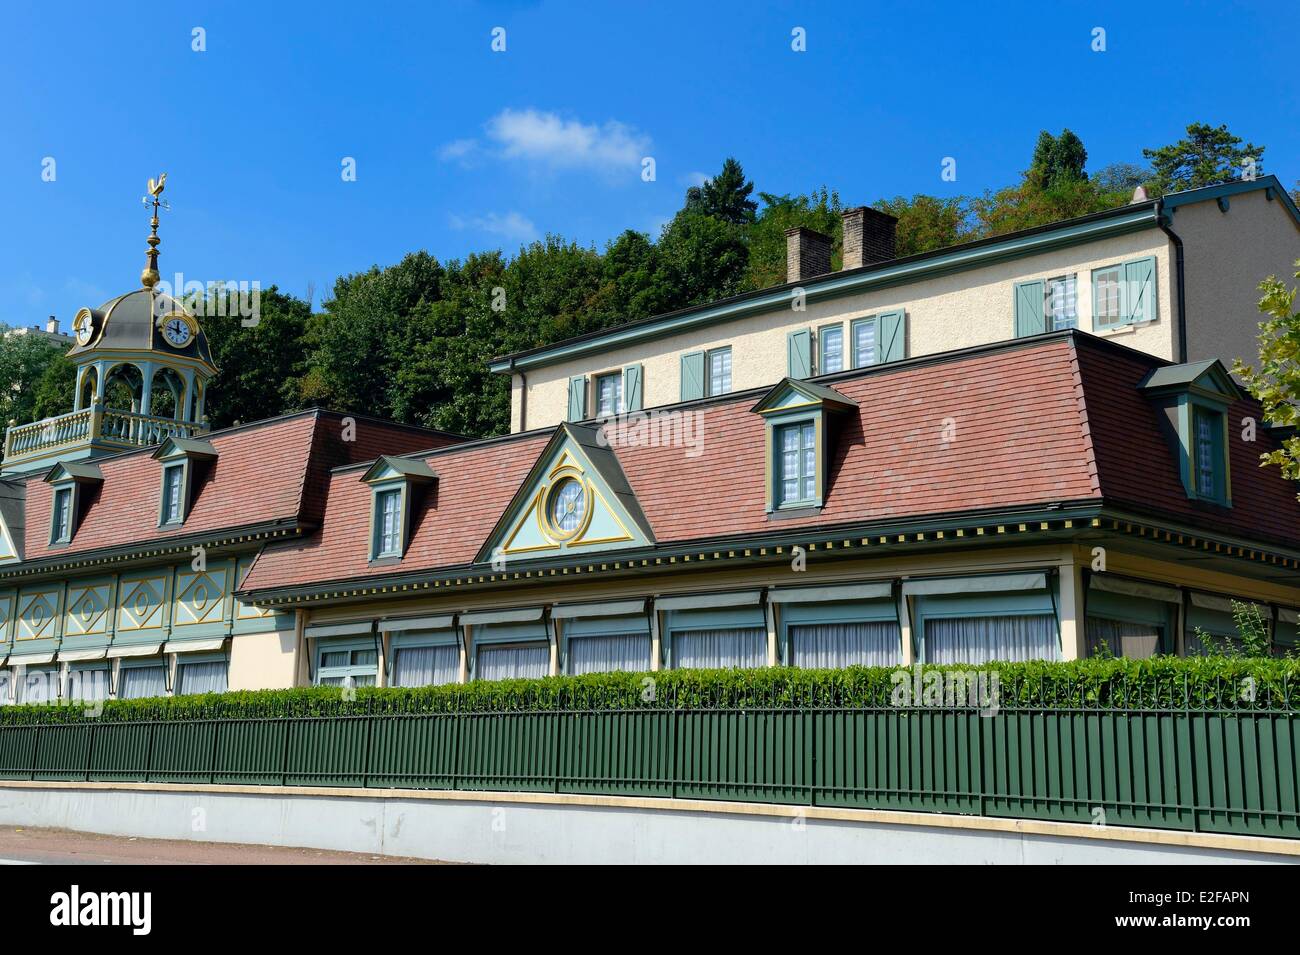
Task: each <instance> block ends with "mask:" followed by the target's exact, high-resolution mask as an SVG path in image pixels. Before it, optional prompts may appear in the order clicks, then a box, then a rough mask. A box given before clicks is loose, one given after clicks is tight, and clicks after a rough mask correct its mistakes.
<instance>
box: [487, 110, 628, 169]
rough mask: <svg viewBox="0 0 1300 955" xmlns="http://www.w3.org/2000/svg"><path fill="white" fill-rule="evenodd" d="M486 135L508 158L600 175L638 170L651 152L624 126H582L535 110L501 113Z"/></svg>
mask: <svg viewBox="0 0 1300 955" xmlns="http://www.w3.org/2000/svg"><path fill="white" fill-rule="evenodd" d="M487 134H488V137H489V138H490V139H491V140H492V141H493V142H495V143H496V144H497V145H499V146H500V148H501V155H503V156H505V157H507V158H511V159H526V160H531V161H534V162H542V163H546V164H548V165H551V166H556V167H565V168H587V169H596V170H599V171H602V172H615V171H622V170H625V169H632V168H637V169H639V168H640V165H641V159H642V158H643V157H644V156H646V155H647V154H648V151H649V149H650V137H649V136H646V135H645V134H644V133H641V132H638V131H637V130H636V129H634V128H633V127H631V126H628V125H627V124H625V123H620V122H618V121H616V120H608V121H607V122H605V123H602V124H595V123H582V122H579V121H578V120H574V119H564V118H563V117H561V116H560V115H559V114H557V113H546V112H541V111H539V110H535V109H526V110H512V109H503V110H502V111H501V112H500V113H498V114H497V115H496V116H493V117H492V118H491V119H490V120H488V122H487Z"/></svg>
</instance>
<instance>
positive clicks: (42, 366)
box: [0, 334, 71, 424]
mask: <svg viewBox="0 0 1300 955" xmlns="http://www.w3.org/2000/svg"><path fill="white" fill-rule="evenodd" d="M65 350H66V347H65V346H61V345H55V344H53V343H51V342H50V341H49V340H47V339H45V338H42V337H41V336H40V335H33V334H24V335H0V420H3V421H4V422H6V423H9V422H12V423H14V424H28V423H29V422H32V421H35V420H37V414H36V394H37V385H38V383H39V382H40V381H41V379H42V377H43V376H44V374H45V370H46V368H48V367H49V366H50V364H51V363H52V362H54V361H55V360H56V359H58V358H59V357H60V356H62V355H63V353H64V351H65ZM69 398H71V394H69Z"/></svg>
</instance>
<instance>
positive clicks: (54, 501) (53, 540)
mask: <svg viewBox="0 0 1300 955" xmlns="http://www.w3.org/2000/svg"><path fill="white" fill-rule="evenodd" d="M62 502H66V505H67V511H66V515H65V516H66V518H67V527H66V529H63V530H61V529H60V525H61V524H62V523H63V521H61V520H60V511H61V510H62V508H63V503H62ZM76 515H77V484H76V482H75V481H69V482H68V483H67V484H56V485H55V486H54V493H53V495H52V496H51V498H50V544H51V546H53V545H56V544H71V543H72V537H73V535H74V534H75V533H76V527H75V525H76V521H77V516H76Z"/></svg>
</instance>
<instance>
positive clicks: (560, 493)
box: [550, 478, 587, 536]
mask: <svg viewBox="0 0 1300 955" xmlns="http://www.w3.org/2000/svg"><path fill="white" fill-rule="evenodd" d="M586 511H587V493H586V490H585V489H584V488H583V486H582V485H581V484H579V483H578V482H577V481H575V480H574V479H573V478H565V479H564V480H562V481H561V482H560V483H559V484H557V485H555V488H554V489H553V490H552V491H551V514H550V517H551V525H552V526H553V527H554V528H555V529H556V530H557V531H559V532H560V533H561V534H563V535H565V536H572V535H573V534H574V533H576V532H577V530H578V528H579V525H580V524H581V523H582V517H583V515H584V514H585V513H586Z"/></svg>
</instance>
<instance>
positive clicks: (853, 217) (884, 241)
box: [840, 206, 898, 269]
mask: <svg viewBox="0 0 1300 955" xmlns="http://www.w3.org/2000/svg"><path fill="white" fill-rule="evenodd" d="M840 215H841V216H843V218H844V268H846V269H856V268H861V267H862V266H864V265H872V264H874V263H876V262H888V261H889V260H890V259H892V258H894V257H895V253H894V229H895V227H896V226H897V225H898V220H897V219H895V218H894V217H893V216H891V215H889V213H887V212H881V211H880V210H878V209H872V208H871V207H870V206H858V207H857V208H856V209H845V210H844V211H843V212H842V213H840Z"/></svg>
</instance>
